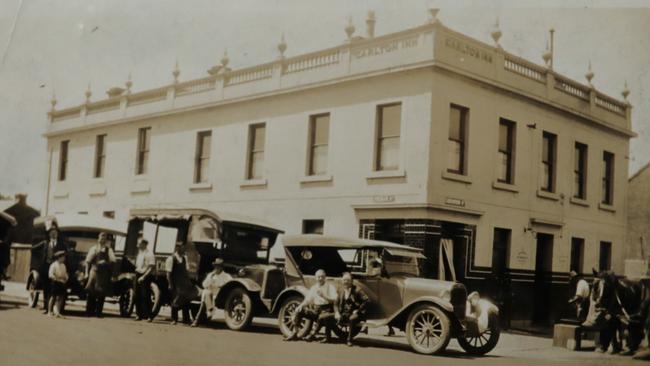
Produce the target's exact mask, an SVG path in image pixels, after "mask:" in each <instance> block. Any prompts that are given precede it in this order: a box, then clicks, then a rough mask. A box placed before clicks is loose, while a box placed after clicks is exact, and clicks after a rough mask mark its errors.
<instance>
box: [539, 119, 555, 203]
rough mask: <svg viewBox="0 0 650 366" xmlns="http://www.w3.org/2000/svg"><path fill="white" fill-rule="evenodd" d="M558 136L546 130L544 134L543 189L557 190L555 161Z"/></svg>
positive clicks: (548, 190)
mask: <svg viewBox="0 0 650 366" xmlns="http://www.w3.org/2000/svg"><path fill="white" fill-rule="evenodd" d="M556 155H557V136H556V135H555V134H552V133H550V132H546V131H544V133H543V134H542V190H543V191H546V192H555V161H556Z"/></svg>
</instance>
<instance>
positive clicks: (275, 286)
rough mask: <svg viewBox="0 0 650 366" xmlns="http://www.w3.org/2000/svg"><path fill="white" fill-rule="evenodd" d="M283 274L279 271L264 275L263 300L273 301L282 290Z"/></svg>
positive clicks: (283, 285)
mask: <svg viewBox="0 0 650 366" xmlns="http://www.w3.org/2000/svg"><path fill="white" fill-rule="evenodd" d="M284 287H285V284H284V273H282V271H281V270H279V269H276V270H270V271H268V272H267V273H266V284H265V286H264V298H266V299H275V298H276V297H277V296H278V295H279V294H280V292H282V290H283V289H284Z"/></svg>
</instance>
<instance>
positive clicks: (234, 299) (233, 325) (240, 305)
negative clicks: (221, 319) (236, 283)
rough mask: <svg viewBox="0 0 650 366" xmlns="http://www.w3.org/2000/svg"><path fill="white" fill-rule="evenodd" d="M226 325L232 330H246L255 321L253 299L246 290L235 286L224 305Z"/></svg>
mask: <svg viewBox="0 0 650 366" xmlns="http://www.w3.org/2000/svg"><path fill="white" fill-rule="evenodd" d="M224 316H225V318H226V319H225V320H226V325H227V326H228V328H230V329H232V330H244V329H246V328H248V326H249V325H250V324H251V322H252V321H253V300H252V299H251V297H250V295H249V294H248V292H247V291H246V290H244V289H243V288H241V287H237V288H234V289H233V290H232V291H230V293H229V294H228V297H227V298H226V304H225V306H224Z"/></svg>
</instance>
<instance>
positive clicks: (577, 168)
mask: <svg viewBox="0 0 650 366" xmlns="http://www.w3.org/2000/svg"><path fill="white" fill-rule="evenodd" d="M587 152H588V148H587V145H585V144H581V143H579V142H576V144H575V154H574V155H575V156H574V158H573V197H575V198H579V199H583V200H584V199H586V198H587Z"/></svg>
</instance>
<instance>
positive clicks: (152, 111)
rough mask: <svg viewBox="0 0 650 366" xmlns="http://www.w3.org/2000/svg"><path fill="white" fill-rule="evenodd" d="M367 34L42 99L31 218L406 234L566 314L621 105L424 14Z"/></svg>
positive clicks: (595, 220)
mask: <svg viewBox="0 0 650 366" xmlns="http://www.w3.org/2000/svg"><path fill="white" fill-rule="evenodd" d="M348 31H350V29H348ZM372 33H373V32H369V34H370V36H368V37H354V36H353V34H352V32H351V31H350V32H348V35H349V37H348V38H349V39H348V41H347V42H346V43H344V44H342V45H340V46H336V47H333V48H329V49H326V50H323V51H319V52H314V53H310V54H305V55H300V56H295V57H284V49H286V45H284V44H283V43H282V44H280V45H279V46H278V49H279V51H280V57H279V58H278V59H277V60H276V61H273V62H270V63H267V64H262V65H258V66H254V67H250V68H245V69H238V70H237V69H235V70H233V69H230V68H229V65H228V58H227V57H226V56H225V57H224V59H223V60H222V63H221V65H217V66H215V67H214V68H212V69H211V70H210V72H209V73H210V75H209V76H208V77H206V78H203V79H199V80H192V81H187V82H178V81H176V82H174V83H173V84H171V85H167V86H164V87H161V88H158V89H154V90H148V91H143V92H137V93H136V92H133V93H132V92H131V85H130V83H127V88H126V90H120V89H113V90H111V93H110V95H109V98H107V99H104V100H101V101H97V102H91V101H90V100H88V101H87V102H86V103H85V104H83V105H81V106H77V107H72V108H67V109H62V110H54V109H53V110H52V111H51V113H50V114H49V116H50V122H49V124H48V129H47V132H46V137H47V139H48V147H49V152H50V154H51V159H50V161H51V169H50V170H51V174H50V182H51V184H50V189H49V192H48V205H49V211H50V212H88V213H91V214H104V215H108V216H115V217H117V218H120V219H125V218H126V217H128V213H129V210H130V209H132V208H136V207H142V206H155V205H161V206H174V205H176V206H197V207H205V208H213V209H218V210H222V211H231V212H237V213H243V214H247V215H250V216H256V217H262V218H265V219H267V220H269V221H271V222H273V223H275V224H277V225H278V226H280V227H283V228H284V229H286V231H287V232H288V233H299V232H316V233H320V232H324V233H327V234H336V235H346V236H351V235H359V236H362V237H369V238H376V239H384V240H390V241H394V242H399V243H405V244H409V245H414V246H418V247H421V248H423V249H424V252H425V254H426V256H427V258H428V259H427V260H426V262H425V263H424V264H423V271H424V272H425V273H426V274H427V275H428V276H435V277H441V278H447V279H449V278H456V279H457V280H459V281H462V282H464V283H465V284H466V285H467V286H468V287H469V289H470V290H472V289H477V290H480V291H482V292H486V293H487V294H488V295H489V296H491V297H493V298H495V299H496V300H497V301H498V302H499V303H500V306H501V308H502V311H503V314H504V315H505V316H506V318H509V320H510V321H511V324H512V325H513V326H522V327H529V326H532V325H533V324H541V325H545V324H549V322H551V321H552V320H553V319H555V318H558V317H560V316H561V314H562V313H563V312H564V311H566V299H567V298H568V292H567V286H566V282H567V278H568V277H567V274H568V272H569V270H571V269H574V270H577V271H579V272H590V271H591V268H592V267H597V268H612V269H614V270H617V271H618V270H620V269H622V265H623V253H624V245H625V240H626V203H625V197H626V193H627V192H626V190H627V177H626V175H627V164H628V163H627V160H626V158H625V157H626V155H627V153H628V145H629V144H628V141H629V138H630V137H631V136H633V133H632V131H631V130H630V109H631V107H630V106H629V104H628V103H627V102H621V101H618V100H615V99H613V98H611V97H608V96H606V95H603V94H602V93H600V92H598V91H597V90H595V89H594V88H593V87H592V86H588V85H583V84H580V83H578V82H575V81H572V80H570V79H568V78H566V77H564V76H561V75H559V74H557V73H555V72H554V71H553V70H552V69H550V68H548V67H541V66H538V65H536V64H534V63H531V62H528V61H526V60H523V59H521V58H519V57H516V56H514V55H512V54H509V53H507V52H506V51H504V50H503V49H502V48H501V47H498V45H497V46H496V47H495V46H491V45H488V44H485V43H482V42H479V41H477V40H474V39H471V38H468V37H466V36H464V35H462V34H459V33H457V32H455V31H452V30H451V29H448V28H447V27H445V26H443V25H442V24H441V23H440V22H439V21H437V20H435V19H434V20H433V21H431V22H430V23H428V24H425V25H422V26H419V27H416V28H413V29H408V30H405V31H402V32H398V33H393V34H388V35H384V36H378V37H374V36H372ZM174 74H175V76H176V77H177V76H178V73H177V72H176V73H174ZM88 95H89V93H88Z"/></svg>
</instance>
